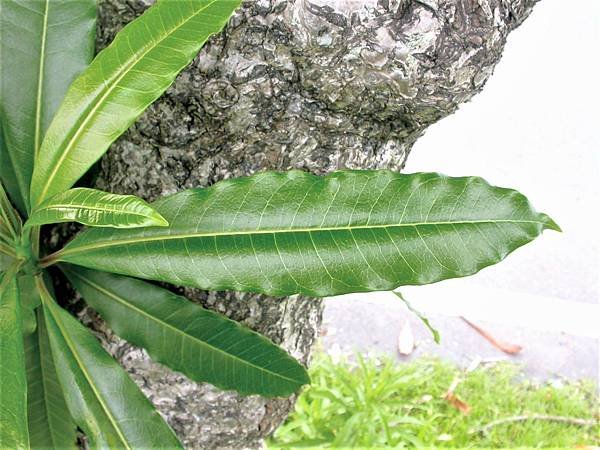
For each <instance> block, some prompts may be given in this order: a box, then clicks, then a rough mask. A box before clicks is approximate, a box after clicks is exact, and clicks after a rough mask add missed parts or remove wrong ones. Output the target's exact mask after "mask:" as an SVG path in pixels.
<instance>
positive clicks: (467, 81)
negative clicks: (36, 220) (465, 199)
mask: <svg viewBox="0 0 600 450" xmlns="http://www.w3.org/2000/svg"><path fill="white" fill-rule="evenodd" d="M150 3H152V1H151V0H101V4H100V6H101V8H100V17H99V27H98V49H101V48H103V47H104V46H106V45H107V43H108V42H110V40H111V39H112V38H113V37H114V35H115V33H116V32H117V31H118V30H120V29H121V28H122V27H123V26H124V25H125V24H126V23H127V22H129V21H130V20H132V19H133V18H135V17H136V16H137V15H139V14H140V13H142V12H143V11H144V10H145V8H147V7H148V6H149V4H150ZM534 3H535V0H420V1H417V0H412V1H411V0H248V1H246V2H245V3H244V5H243V7H242V9H241V10H240V11H239V12H238V13H237V14H236V15H235V17H234V18H233V19H232V20H231V21H230V23H229V25H228V27H227V28H226V30H225V31H224V32H223V33H222V34H221V35H219V36H217V37H215V38H214V39H212V40H211V41H210V43H209V44H208V45H207V46H206V47H205V48H204V49H203V50H202V52H201V54H200V55H199V57H198V58H196V59H195V60H194V62H193V63H192V64H191V65H190V67H188V68H187V69H186V70H185V71H184V72H183V74H182V75H181V76H180V77H179V78H178V79H177V81H176V82H175V84H174V85H173V86H172V87H171V88H170V89H169V90H168V91H167V93H166V94H165V95H164V96H163V97H162V98H161V99H160V100H159V101H158V102H157V103H155V104H154V105H153V106H152V107H151V108H150V109H149V110H148V112H147V113H146V114H145V115H144V116H143V117H142V118H141V119H140V120H138V122H137V123H136V124H135V126H133V127H132V128H131V130H130V131H129V132H128V133H126V135H125V136H123V137H122V138H121V139H120V140H119V141H118V142H117V143H115V144H114V145H113V146H112V149H111V150H110V152H109V153H108V155H107V156H106V157H105V158H104V159H103V160H102V162H101V168H100V176H99V178H98V180H97V183H96V184H97V186H98V187H100V188H102V189H105V190H109V191H113V192H119V193H133V194H137V195H139V196H141V197H144V198H146V199H150V200H152V199H155V198H156V197H158V196H161V195H165V194H171V193H173V192H175V191H179V190H181V189H184V188H191V187H196V186H207V185H210V184H212V183H214V182H216V181H218V180H221V179H223V178H229V177H233V176H240V175H246V174H250V173H253V172H256V171H260V170H264V169H289V168H301V169H305V170H309V171H312V172H316V173H324V172H327V171H331V170H335V169H340V168H348V167H349V168H388V169H395V170H400V169H402V167H403V165H404V162H405V159H406V157H407V155H408V153H409V152H410V149H411V147H412V145H413V143H414V142H415V140H416V139H417V138H418V137H419V136H420V135H421V134H422V133H423V132H424V130H425V129H426V128H427V126H429V125H430V124H432V123H434V122H436V121H437V120H439V119H441V118H443V117H445V116H447V115H448V114H451V113H453V112H454V111H455V110H456V109H457V107H458V106H459V104H460V103H462V102H465V101H467V100H469V99H470V98H471V97H472V96H473V95H474V94H475V93H477V92H479V91H480V90H481V89H482V87H483V85H484V83H485V82H486V80H487V79H488V77H489V76H490V75H491V73H492V70H493V68H494V65H495V64H496V63H497V62H498V60H499V58H500V55H501V52H502V49H503V47H504V44H505V41H506V37H507V35H508V34H509V32H510V31H511V30H513V29H514V28H515V27H517V26H518V25H519V24H520V23H521V22H522V21H523V20H524V19H525V18H526V17H527V15H528V14H529V12H530V11H531V8H532V7H533V4H534ZM444 150H445V151H451V149H444ZM442 169H443V168H442ZM185 294H186V295H187V296H188V297H189V298H190V299H192V300H194V301H198V302H200V303H201V304H203V305H205V306H207V307H209V308H212V309H214V310H217V311H219V312H222V313H224V314H227V315H228V316H230V317H233V318H235V319H236V320H240V321H241V322H243V323H245V324H246V325H248V326H249V327H251V328H253V329H255V330H258V331H260V332H261V333H264V334H265V335H267V336H269V337H270V338H272V339H273V340H274V341H276V342H278V343H280V344H281V345H282V346H283V347H284V348H286V349H287V350H288V351H289V352H290V353H291V354H292V355H294V356H296V357H297V358H299V359H300V360H301V361H303V362H304V363H306V362H307V361H308V358H309V355H310V350H311V348H312V346H313V343H314V342H315V339H316V337H317V335H318V332H319V326H320V322H321V310H322V305H321V302H320V301H319V300H317V299H310V298H304V297H298V298H285V299H276V298H266V297H264V296H260V295H237V294H229V293H212V292H211V293H207V292H202V291H199V290H192V289H187V290H185ZM86 316H87V320H88V322H90V323H91V325H92V326H93V327H95V328H96V329H97V330H98V332H99V334H100V335H101V336H102V337H103V340H104V343H105V345H106V347H107V348H108V349H109V350H110V351H111V352H112V353H113V354H114V355H115V356H116V357H117V358H118V359H119V361H120V362H121V363H122V365H123V366H124V367H125V368H126V369H127V370H128V371H129V372H130V373H131V374H132V376H133V377H134V379H135V380H136V381H137V382H138V383H139V384H140V386H141V387H142V389H143V390H144V392H145V393H146V394H147V395H148V396H149V397H150V398H151V400H152V401H153V402H154V403H155V404H156V406H157V407H158V409H159V410H160V411H161V412H162V413H163V414H164V416H165V417H166V418H167V420H168V421H169V423H170V424H171V425H172V427H173V428H174V430H175V431H176V433H177V434H178V435H179V436H180V438H181V439H182V441H183V442H184V444H185V445H186V446H187V447H189V448H243V447H246V448H248V447H250V448H252V447H257V446H259V445H260V443H261V439H262V438H263V437H265V436H266V435H268V434H269V433H271V432H272V431H273V430H274V429H275V428H276V427H277V426H278V424H279V423H280V422H281V421H282V420H283V419H284V418H285V417H286V415H287V414H288V412H289V410H290V408H291V407H292V405H293V399H276V400H265V399H263V398H260V397H248V398H242V397H240V396H238V395H236V394H234V393H231V392H221V391H218V390H217V389H215V388H213V387H212V386H209V385H203V384H196V383H193V382H191V381H189V380H188V379H186V378H185V377H183V376H182V375H179V374H176V373H173V372H171V371H169V370H168V369H166V368H164V367H162V366H160V365H158V364H155V363H153V362H151V361H150V360H149V359H148V357H147V355H146V354H145V353H144V352H143V351H141V350H139V349H136V348H134V347H132V346H130V345H129V344H127V343H125V342H123V341H121V340H119V339H118V338H117V337H116V336H114V335H112V333H111V332H110V330H107V329H106V328H105V327H104V324H103V323H102V321H101V320H100V319H98V318H97V317H96V316H94V314H93V312H88V313H87V315H86Z"/></svg>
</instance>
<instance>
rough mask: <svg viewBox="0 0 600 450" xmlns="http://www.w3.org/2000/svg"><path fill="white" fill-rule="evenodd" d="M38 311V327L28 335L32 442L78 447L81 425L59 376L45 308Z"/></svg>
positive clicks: (38, 446)
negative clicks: (64, 393) (71, 415)
mask: <svg viewBox="0 0 600 450" xmlns="http://www.w3.org/2000/svg"><path fill="white" fill-rule="evenodd" d="M36 311H37V328H36V330H35V332H34V333H33V334H30V335H28V336H25V358H26V364H25V365H26V367H27V416H28V424H29V440H30V445H31V448H33V449H51V448H56V449H76V448H77V447H76V442H77V426H76V425H75V422H73V419H71V417H70V415H69V410H68V409H67V405H66V403H65V398H64V395H63V393H62V388H61V386H60V384H59V381H58V378H57V375H56V369H55V367H54V361H53V360H52V351H51V350H50V342H49V341H48V332H47V330H46V325H45V323H44V314H43V312H42V308H38V309H37V310H36Z"/></svg>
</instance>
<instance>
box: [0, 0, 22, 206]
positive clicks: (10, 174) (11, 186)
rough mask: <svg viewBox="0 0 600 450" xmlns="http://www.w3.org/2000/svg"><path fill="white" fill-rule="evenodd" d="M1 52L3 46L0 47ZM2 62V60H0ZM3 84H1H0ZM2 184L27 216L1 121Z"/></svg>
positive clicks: (0, 6) (0, 155) (0, 162)
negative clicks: (5, 142)
mask: <svg viewBox="0 0 600 450" xmlns="http://www.w3.org/2000/svg"><path fill="white" fill-rule="evenodd" d="M0 14H2V2H0ZM0 51H1V45H0ZM0 60H1V58H0ZM0 83H1V82H0ZM0 183H2V184H3V185H4V187H5V188H6V191H7V192H8V194H9V196H10V198H11V199H12V202H13V204H14V206H15V208H17V209H18V210H19V211H20V212H21V214H25V213H26V212H27V208H25V202H24V201H23V198H22V197H21V192H20V191H19V183H18V181H17V176H16V175H15V171H14V170H13V167H12V162H11V161H10V156H9V155H8V149H7V148H6V145H5V144H4V132H3V131H2V122H1V121H0Z"/></svg>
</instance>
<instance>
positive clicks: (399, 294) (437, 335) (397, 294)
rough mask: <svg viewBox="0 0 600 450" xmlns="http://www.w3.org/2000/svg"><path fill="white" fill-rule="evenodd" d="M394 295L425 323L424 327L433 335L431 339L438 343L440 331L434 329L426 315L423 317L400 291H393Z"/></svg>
mask: <svg viewBox="0 0 600 450" xmlns="http://www.w3.org/2000/svg"><path fill="white" fill-rule="evenodd" d="M393 293H394V294H395V295H396V297H398V298H399V299H400V300H402V302H403V303H404V304H405V305H406V308H407V309H408V310H409V311H410V312H411V313H413V314H414V315H415V316H417V317H418V318H419V320H421V322H423V325H425V327H426V328H427V329H428V330H429V332H430V333H431V335H432V336H433V340H434V341H435V343H436V344H439V343H440V342H441V338H440V332H439V331H438V330H437V329H435V328H434V327H433V325H431V322H429V319H428V318H427V317H425V316H424V315H423V313H421V312H420V311H417V310H416V309H415V308H414V307H413V306H412V305H411V304H410V302H409V301H408V300H406V298H404V296H403V295H402V294H401V293H400V292H393Z"/></svg>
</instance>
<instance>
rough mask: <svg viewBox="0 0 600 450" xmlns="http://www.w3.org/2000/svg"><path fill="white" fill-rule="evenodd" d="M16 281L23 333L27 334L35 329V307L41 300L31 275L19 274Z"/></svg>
mask: <svg viewBox="0 0 600 450" xmlns="http://www.w3.org/2000/svg"><path fill="white" fill-rule="evenodd" d="M17 282H18V283H19V296H20V301H21V314H22V320H23V334H24V335H26V336H27V335H29V334H32V333H33V332H34V331H35V329H36V326H37V324H36V322H37V321H36V318H35V309H36V308H37V307H38V306H40V303H41V300H40V295H39V294H38V291H37V288H36V286H35V278H34V277H33V275H30V274H20V275H19V276H18V277H17Z"/></svg>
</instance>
